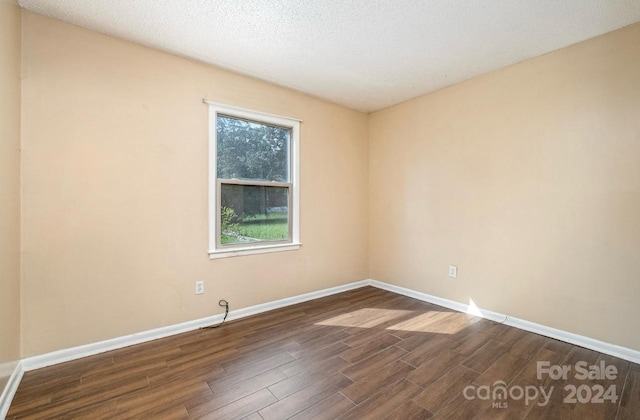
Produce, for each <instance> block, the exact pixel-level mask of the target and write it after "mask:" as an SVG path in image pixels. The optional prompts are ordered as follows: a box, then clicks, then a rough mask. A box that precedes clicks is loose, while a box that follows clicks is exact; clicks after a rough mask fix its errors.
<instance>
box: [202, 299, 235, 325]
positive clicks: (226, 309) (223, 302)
mask: <svg viewBox="0 0 640 420" xmlns="http://www.w3.org/2000/svg"><path fill="white" fill-rule="evenodd" d="M218 306H224V318H222V322H221V323H219V324H218V325H209V326H207V327H202V328H200V329H201V330H211V329H213V328H219V327H222V325H223V324H224V321H226V320H227V316H229V302H227V301H226V300H224V299H220V301H219V302H218Z"/></svg>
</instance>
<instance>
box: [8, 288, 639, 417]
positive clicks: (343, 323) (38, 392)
mask: <svg viewBox="0 0 640 420" xmlns="http://www.w3.org/2000/svg"><path fill="white" fill-rule="evenodd" d="M538 361H548V362H550V364H551V365H563V364H569V365H571V366H574V365H575V363H577V362H579V361H586V362H588V364H589V365H591V364H596V363H600V362H604V363H605V364H606V365H612V366H615V367H616V369H617V371H618V374H617V376H616V379H615V380H593V381H589V380H583V381H579V380H577V379H574V378H573V376H570V377H568V378H567V379H566V380H551V379H550V378H549V376H548V375H546V376H544V377H542V378H541V379H538V378H537V370H536V369H537V362H538ZM498 381H503V382H504V384H505V385H507V389H510V390H513V389H516V388H519V389H526V387H527V386H529V387H533V386H535V387H540V386H542V387H545V388H546V389H547V390H548V388H549V387H550V386H554V388H555V390H554V392H553V393H552V394H551V396H550V398H549V399H548V402H547V403H546V404H542V403H544V400H543V398H542V397H538V398H536V399H533V400H532V401H528V402H525V400H524V398H516V397H518V394H517V393H515V394H514V395H515V397H513V398H512V397H510V396H508V397H507V399H503V400H492V399H481V398H479V397H476V398H474V399H468V398H466V397H465V393H464V390H465V389H467V396H468V395H471V396H480V395H484V394H481V393H480V394H477V393H476V392H477V390H479V389H480V387H482V386H484V387H485V388H483V389H485V390H486V389H491V387H492V386H493V385H494V384H496V382H498ZM585 384H586V385H587V386H588V387H589V392H590V391H591V390H592V388H593V386H595V385H596V384H599V385H602V386H603V387H604V388H605V389H606V388H607V387H608V386H610V385H615V387H616V396H617V400H616V402H615V403H612V402H605V403H579V402H578V403H575V404H574V403H566V402H564V401H563V398H564V397H566V395H567V392H565V391H564V386H567V385H574V386H577V387H579V386H580V385H585ZM469 385H472V386H473V387H474V388H466V387H468V386H469ZM584 392H587V391H584ZM583 396H584V395H583ZM494 403H501V404H505V403H506V404H507V406H506V407H504V408H499V407H497V406H495V404H494ZM8 418H9V419H23V418H25V419H27V418H28V419H52V418H86V419H125V418H145V419H149V418H151V419H154V418H157V419H191V418H193V419H195V418H204V419H251V420H281V419H289V418H292V419H297V420H299V419H336V418H340V419H383V418H384V419H402V420H406V419H426V418H438V419H440V418H442V419H467V418H487V419H498V418H505V419H565V418H567V419H569V418H580V419H638V418H640V365H637V364H633V363H629V362H627V361H624V360H621V359H616V358H614V357H610V356H607V355H603V354H599V353H597V352H594V351H591V350H587V349H584V348H581V347H577V346H573V345H570V344H566V343H563V342H560V341H556V340H552V339H549V338H546V337H542V336H539V335H536V334H532V333H528V332H525V331H522V330H518V329H515V328H512V327H507V326H505V325H502V324H498V323H494V322H491V321H487V320H483V319H480V318H476V317H473V316H469V315H466V314H462V313H458V312H454V311H451V310H448V309H445V308H442V307H439V306H435V305H431V304H428V303H425V302H421V301H418V300H415V299H411V298H408V297H405V296H400V295H396V294H394V293H390V292H387V291H383V290H379V289H376V288H372V287H365V288H361V289H357V290H353V291H349V292H345V293H341V294H338V295H333V296H329V297H326V298H322V299H317V300H314V301H310V302H305V303H302V304H298V305H294V306H289V307H286V308H282V309H278V310H274V311H271V312H268V313H264V314H260V315H256V316H253V317H250V318H245V319H241V320H237V321H233V322H229V323H228V324H225V325H224V326H223V327H222V328H219V329H209V330H197V331H192V332H188V333H184V334H180V335H176V336H172V337H168V338H164V339H160V340H156V341H152V342H148V343H144V344H139V345H136V346H131V347H127V348H123V349H119V350H114V351H111V352H108V353H103V354H100V355H96V356H92V357H87V358H84V359H80V360H75V361H72V362H68V363H63V364H59V365H55V366H51V367H48V368H44V369H40V370H36V371H32V372H27V373H26V374H25V375H24V378H23V380H22V383H21V384H20V387H19V388H18V391H17V393H16V395H15V398H14V399H13V403H12V405H11V408H10V410H9V414H8Z"/></svg>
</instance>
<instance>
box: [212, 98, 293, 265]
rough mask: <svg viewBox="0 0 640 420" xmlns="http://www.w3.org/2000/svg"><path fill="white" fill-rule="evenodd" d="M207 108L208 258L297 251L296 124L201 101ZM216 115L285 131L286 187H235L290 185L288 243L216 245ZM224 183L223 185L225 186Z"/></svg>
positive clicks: (278, 117)
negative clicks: (287, 136)
mask: <svg viewBox="0 0 640 420" xmlns="http://www.w3.org/2000/svg"><path fill="white" fill-rule="evenodd" d="M205 103H208V104H209V258H211V259H216V258H228V257H237V256H240V255H252V254H263V253H268V252H280V251H292V250H296V249H299V248H300V246H301V245H302V244H301V243H300V180H299V174H300V171H299V166H300V158H299V144H300V122H301V121H300V120H297V119H294V118H288V117H282V116H279V115H273V114H267V113H264V112H259V111H253V110H249V109H244V108H238V107H234V106H229V105H223V104H219V103H215V102H210V101H207V100H205ZM218 115H224V116H228V117H235V118H241V119H245V120H249V121H255V122H258V123H264V124H269V125H275V126H279V127H284V128H289V129H290V130H291V137H290V139H289V181H288V182H287V183H273V184H270V183H264V182H260V181H255V182H254V181H250V182H243V181H237V182H234V183H238V184H245V185H246V184H249V185H273V186H281V185H282V184H291V186H290V189H289V191H290V194H289V240H286V241H277V242H256V243H251V244H246V243H243V244H233V245H221V244H220V238H219V236H220V232H219V229H220V190H221V182H220V181H219V180H218V177H217V174H218V171H217V147H218V138H217V136H218V132H217V129H216V124H217V119H218ZM225 183H226V182H225Z"/></svg>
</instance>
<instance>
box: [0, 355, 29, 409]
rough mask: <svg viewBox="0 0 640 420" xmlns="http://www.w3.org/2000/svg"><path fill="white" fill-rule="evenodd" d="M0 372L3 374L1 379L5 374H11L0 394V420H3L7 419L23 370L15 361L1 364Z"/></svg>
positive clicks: (19, 362)
mask: <svg viewBox="0 0 640 420" xmlns="http://www.w3.org/2000/svg"><path fill="white" fill-rule="evenodd" d="M0 370H2V372H3V377H4V376H5V373H9V372H11V376H9V381H8V382H7V384H6V385H5V387H4V390H3V391H2V394H0V419H4V418H6V417H7V413H8V412H9V407H10V406H11V401H13V396H14V395H16V391H17V390H18V386H19V385H20V381H21V380H22V375H24V369H23V368H22V362H21V361H17V362H11V363H3V364H2V365H0Z"/></svg>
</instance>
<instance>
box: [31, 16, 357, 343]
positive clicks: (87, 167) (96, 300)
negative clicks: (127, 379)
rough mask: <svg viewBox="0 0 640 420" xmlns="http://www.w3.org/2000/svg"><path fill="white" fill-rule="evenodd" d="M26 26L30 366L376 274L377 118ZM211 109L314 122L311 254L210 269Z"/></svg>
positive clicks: (66, 28) (119, 44)
mask: <svg viewBox="0 0 640 420" xmlns="http://www.w3.org/2000/svg"><path fill="white" fill-rule="evenodd" d="M23 26H24V28H23V43H24V48H23V52H24V58H23V60H24V61H23V66H24V72H25V79H24V82H23V91H22V94H23V97H22V98H23V118H24V121H25V124H24V129H23V139H22V140H23V184H24V191H23V197H22V198H23V250H24V255H23V277H22V278H23V293H24V295H25V296H24V300H23V301H24V308H23V350H22V353H23V355H24V356H32V355H37V354H41V353H45V352H49V351H52V350H57V349H62V348H68V347H72V346H76V345H81V344H87V343H91V342H95V341H98V340H103V339H108V338H111V337H116V336H121V335H125V334H130V333H134V332H137V331H142V330H147V329H150V328H155V327H160V326H164V325H169V324H174V323H178V322H182V321H187V320H192V319H197V318H201V317H205V316H209V315H213V314H217V313H220V308H219V307H218V305H217V302H218V300H219V299H221V298H225V299H227V300H228V301H229V302H230V303H231V309H232V310H233V309H239V308H243V307H247V306H250V305H255V304H259V303H263V302H268V301H272V300H275V299H280V298H284V297H289V296H293V295H297V294H300V293H305V292H310V291H315V290H319V289H324V288H328V287H332V286H336V285H340V284H344V283H347V282H351V281H356V280H362V279H364V278H366V277H367V268H368V267H367V243H368V237H367V223H368V214H367V211H368V210H367V205H368V197H367V195H368V191H367V174H368V154H367V135H368V133H367V115H366V114H362V113H359V112H355V111H351V110H348V109H345V108H342V107H340V106H337V105H334V104H330V103H327V102H324V101H321V100H318V99H315V98H312V97H309V96H306V95H303V94H299V93H297V92H293V91H290V90H286V89H283V88H280V87H276V86H273V85H270V84H267V83H263V82H260V81H257V80H254V79H251V78H247V77H243V76H239V75H236V74H232V73H229V72H226V71H223V70H220V69H216V68H212V67H209V66H205V65H202V64H199V63H196V62H193V61H189V60H186V59H183V58H180V57H176V56H172V55H169V54H166V53H163V52H159V51H155V50H152V49H148V48H144V47H141V46H138V45H135V44H132V43H128V42H124V41H121V40H117V39H114V38H111V37H108V36H105V35H101V34H98V33H96V32H91V31H87V30H84V29H81V28H78V27H75V26H71V25H68V24H65V23H62V22H59V21H55V20H51V19H48V18H45V17H42V16H39V15H36V14H32V13H28V12H25V13H24V21H23ZM203 97H207V98H209V99H211V100H215V101H217V102H222V103H226V104H230V105H236V106H241V107H246V108H251V109H256V110H260V111H265V112H270V113H275V114H280V115H288V116H293V117H298V118H301V119H303V120H304V122H303V124H302V126H301V239H302V242H303V247H302V249H301V250H299V251H290V252H281V253H274V254H263V255H254V256H246V257H237V258H228V259H223V260H213V261H211V260H209V258H208V255H207V247H208V237H207V235H208V220H207V170H208V169H207V164H208V162H207V150H208V147H207V142H208V120H207V116H208V107H207V106H206V105H204V104H203V103H202V98H203ZM197 280H204V281H205V294H204V295H200V296H196V295H195V294H194V283H195V281H197Z"/></svg>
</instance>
